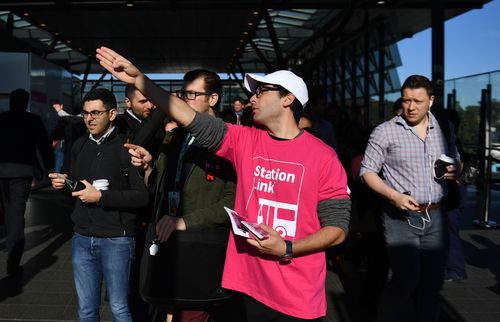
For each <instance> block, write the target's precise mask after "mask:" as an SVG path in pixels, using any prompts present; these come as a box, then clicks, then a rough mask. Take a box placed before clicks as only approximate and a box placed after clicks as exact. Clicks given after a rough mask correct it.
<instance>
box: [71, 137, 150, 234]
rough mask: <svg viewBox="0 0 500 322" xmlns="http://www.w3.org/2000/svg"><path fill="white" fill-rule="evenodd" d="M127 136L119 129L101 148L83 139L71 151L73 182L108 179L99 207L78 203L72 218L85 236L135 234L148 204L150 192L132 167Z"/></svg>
mask: <svg viewBox="0 0 500 322" xmlns="http://www.w3.org/2000/svg"><path fill="white" fill-rule="evenodd" d="M124 142H125V135H124V134H122V133H118V131H117V129H116V128H115V130H114V131H113V132H112V133H111V135H110V136H109V137H107V138H106V139H105V140H104V141H103V142H102V143H101V144H100V145H98V144H97V143H96V142H94V141H92V140H90V139H89V138H88V136H83V137H80V138H79V139H78V140H77V141H76V142H75V144H74V145H73V150H72V152H71V171H70V178H71V179H72V180H83V179H85V180H87V181H88V182H90V183H92V181H93V180H96V179H108V181H109V190H107V191H102V197H101V200H100V201H99V203H97V204H85V203H82V202H81V201H80V200H77V202H76V206H75V209H74V211H73V213H72V215H71V218H72V220H73V222H74V223H75V228H74V230H75V232H77V233H79V234H81V235H84V236H96V237H118V236H132V235H133V234H134V226H135V218H136V215H137V213H136V210H138V209H139V208H141V207H144V206H145V205H147V203H148V198H149V195H148V192H147V190H146V187H145V186H144V183H143V180H142V178H141V177H140V175H139V173H138V171H137V170H136V169H135V168H134V167H133V166H132V165H131V164H130V156H129V154H128V152H127V150H126V149H125V148H124V147H123V143H124Z"/></svg>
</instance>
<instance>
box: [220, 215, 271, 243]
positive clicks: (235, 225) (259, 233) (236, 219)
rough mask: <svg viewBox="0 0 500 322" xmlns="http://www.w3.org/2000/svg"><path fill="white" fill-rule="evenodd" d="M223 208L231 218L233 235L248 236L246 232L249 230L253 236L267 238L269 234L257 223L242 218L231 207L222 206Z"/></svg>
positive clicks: (261, 238)
mask: <svg viewBox="0 0 500 322" xmlns="http://www.w3.org/2000/svg"><path fill="white" fill-rule="evenodd" d="M224 209H225V210H226V212H227V214H228V216H229V219H231V227H232V229H233V233H234V234H235V235H238V236H241V237H245V238H250V235H249V234H248V232H251V233H252V235H253V236H254V237H255V238H257V239H260V240H263V239H267V238H268V237H269V234H268V233H267V232H266V231H264V230H263V229H262V228H260V226H259V224H257V223H251V222H248V221H246V220H244V219H243V218H242V217H240V216H239V215H238V213H237V212H236V211H234V210H232V209H229V208H227V207H224Z"/></svg>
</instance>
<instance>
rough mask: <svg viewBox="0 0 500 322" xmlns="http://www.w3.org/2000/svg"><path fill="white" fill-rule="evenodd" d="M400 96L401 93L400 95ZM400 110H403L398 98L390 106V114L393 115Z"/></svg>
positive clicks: (401, 101) (400, 99)
mask: <svg viewBox="0 0 500 322" xmlns="http://www.w3.org/2000/svg"><path fill="white" fill-rule="evenodd" d="M401 95H402V93H401ZM402 108H403V99H402V98H401V97H400V98H398V99H397V100H396V101H395V102H394V104H393V105H392V113H393V114H394V113H396V112H398V111H399V110H400V109H402Z"/></svg>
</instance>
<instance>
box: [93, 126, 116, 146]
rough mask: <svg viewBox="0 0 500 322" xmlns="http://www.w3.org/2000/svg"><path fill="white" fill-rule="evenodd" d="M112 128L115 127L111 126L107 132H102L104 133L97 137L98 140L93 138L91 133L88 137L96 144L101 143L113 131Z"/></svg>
mask: <svg viewBox="0 0 500 322" xmlns="http://www.w3.org/2000/svg"><path fill="white" fill-rule="evenodd" d="M114 129H115V127H114V126H113V127H112V128H111V129H110V130H109V131H108V132H106V133H104V135H103V136H101V138H99V139H98V140H96V139H94V136H92V134H89V139H90V140H92V141H94V142H95V143H97V144H101V143H102V142H103V141H104V140H105V139H106V138H107V137H108V136H109V135H110V134H111V132H113V130H114Z"/></svg>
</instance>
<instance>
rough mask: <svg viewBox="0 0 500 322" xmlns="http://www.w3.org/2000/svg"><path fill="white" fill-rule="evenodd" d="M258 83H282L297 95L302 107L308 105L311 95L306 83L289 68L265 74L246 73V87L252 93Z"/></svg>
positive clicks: (281, 84)
mask: <svg viewBox="0 0 500 322" xmlns="http://www.w3.org/2000/svg"><path fill="white" fill-rule="evenodd" d="M258 83H266V84H272V85H280V86H282V87H283V88H285V89H286V90H287V91H289V92H290V93H292V94H293V95H295V97H296V98H297V99H298V100H299V102H300V104H302V107H305V106H306V103H307V101H308V100H309V96H308V94H307V86H306V83H304V81H303V80H302V78H300V77H299V76H297V75H295V74H294V73H292V72H291V71H289V70H278V71H276V72H273V73H271V74H267V75H265V76H260V75H256V74H246V75H245V88H246V89H247V90H248V91H250V92H251V93H255V90H256V89H257V84H258Z"/></svg>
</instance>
